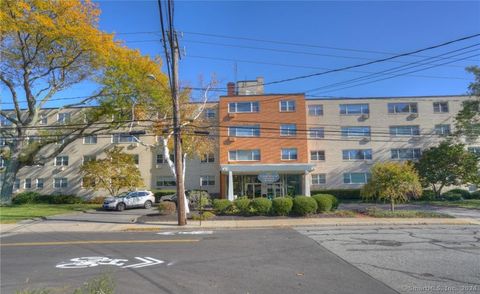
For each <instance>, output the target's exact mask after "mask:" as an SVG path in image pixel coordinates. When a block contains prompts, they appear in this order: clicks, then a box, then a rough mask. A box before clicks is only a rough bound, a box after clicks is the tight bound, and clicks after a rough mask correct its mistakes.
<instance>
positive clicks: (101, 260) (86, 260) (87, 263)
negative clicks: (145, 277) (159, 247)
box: [56, 256, 165, 269]
mask: <svg viewBox="0 0 480 294" xmlns="http://www.w3.org/2000/svg"><path fill="white" fill-rule="evenodd" d="M135 259H137V260H140V261H141V262H139V263H135V264H130V265H126V266H124V265H125V264H126V263H127V262H128V259H118V258H109V257H105V256H88V257H77V258H72V259H70V261H67V262H61V263H59V264H57V265H56V268H61V269H79V268H89V267H96V266H99V265H113V266H118V267H122V268H141V267H146V266H152V265H157V264H162V263H165V261H163V260H159V259H156V258H153V257H148V256H145V257H135Z"/></svg>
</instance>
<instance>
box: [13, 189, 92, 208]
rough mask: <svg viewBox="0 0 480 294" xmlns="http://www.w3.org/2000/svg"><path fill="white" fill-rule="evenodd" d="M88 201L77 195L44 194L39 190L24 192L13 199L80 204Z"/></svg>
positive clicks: (29, 202) (18, 201) (21, 202)
mask: <svg viewBox="0 0 480 294" xmlns="http://www.w3.org/2000/svg"><path fill="white" fill-rule="evenodd" d="M85 202H86V201H85V200H84V199H83V198H81V197H78V196H76V195H61V194H60V195H42V194H40V193H37V192H33V191H29V192H22V193H19V194H17V195H15V197H14V198H13V199H12V203H13V204H17V205H18V204H80V203H85Z"/></svg>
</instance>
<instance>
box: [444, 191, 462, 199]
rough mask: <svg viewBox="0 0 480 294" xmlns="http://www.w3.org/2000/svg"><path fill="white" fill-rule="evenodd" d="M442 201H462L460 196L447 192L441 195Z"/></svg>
mask: <svg viewBox="0 0 480 294" xmlns="http://www.w3.org/2000/svg"><path fill="white" fill-rule="evenodd" d="M442 199H443V200H446V201H458V200H462V194H460V193H456V192H452V191H448V192H446V193H443V194H442Z"/></svg>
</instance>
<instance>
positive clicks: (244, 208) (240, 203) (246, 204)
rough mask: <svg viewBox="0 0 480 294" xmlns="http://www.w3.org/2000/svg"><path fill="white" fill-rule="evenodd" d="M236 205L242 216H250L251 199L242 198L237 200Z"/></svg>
mask: <svg viewBox="0 0 480 294" xmlns="http://www.w3.org/2000/svg"><path fill="white" fill-rule="evenodd" d="M234 204H235V207H236V208H237V209H238V211H239V213H240V214H241V215H249V214H250V199H248V198H247V197H240V198H237V199H235V201H234Z"/></svg>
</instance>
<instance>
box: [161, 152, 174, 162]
mask: <svg viewBox="0 0 480 294" xmlns="http://www.w3.org/2000/svg"><path fill="white" fill-rule="evenodd" d="M170 160H171V161H172V162H175V154H170ZM163 163H167V161H166V160H165V158H164V157H163V153H159V154H157V164H163Z"/></svg>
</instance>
